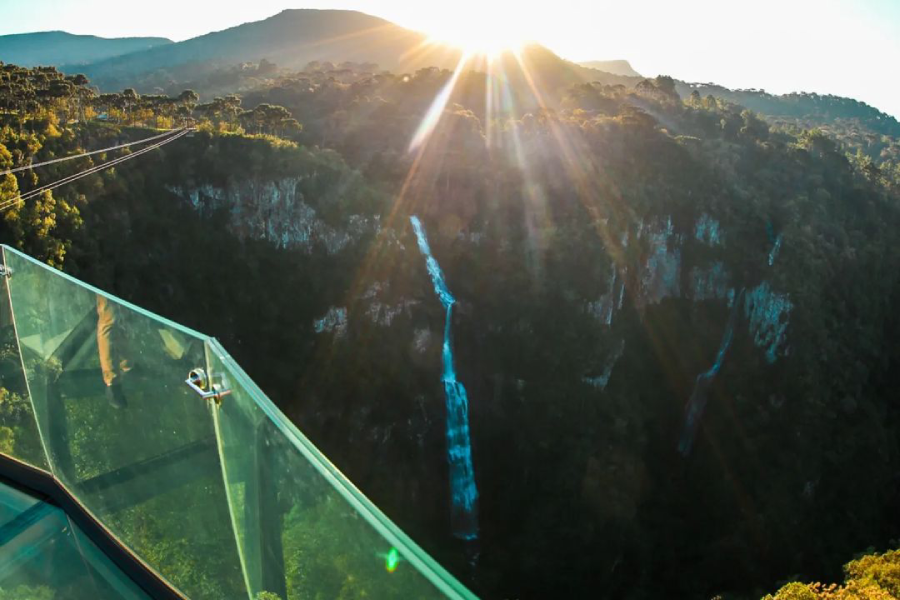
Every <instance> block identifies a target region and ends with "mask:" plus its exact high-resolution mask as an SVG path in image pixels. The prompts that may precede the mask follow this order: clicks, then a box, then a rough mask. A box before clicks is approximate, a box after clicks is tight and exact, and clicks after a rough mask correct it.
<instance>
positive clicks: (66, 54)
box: [0, 31, 172, 67]
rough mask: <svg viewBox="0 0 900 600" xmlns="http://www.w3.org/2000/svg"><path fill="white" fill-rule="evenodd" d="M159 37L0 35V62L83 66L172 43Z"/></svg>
mask: <svg viewBox="0 0 900 600" xmlns="http://www.w3.org/2000/svg"><path fill="white" fill-rule="evenodd" d="M171 43H172V40H169V39H166V38H158V37H129V38H102V37H97V36H94V35H75V34H72V33H66V32H65V31H43V32H37V33H17V34H13V35H0V60H2V61H3V62H5V63H13V64H17V65H21V66H23V67H34V66H38V65H54V66H59V65H63V64H67V65H73V66H75V65H82V64H85V63H91V62H96V61H99V60H104V59H107V58H111V57H113V56H120V55H122V54H128V53H129V52H137V51H140V50H147V49H149V48H154V47H159V46H163V45H168V44H171Z"/></svg>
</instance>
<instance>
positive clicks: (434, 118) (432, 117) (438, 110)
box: [409, 54, 469, 152]
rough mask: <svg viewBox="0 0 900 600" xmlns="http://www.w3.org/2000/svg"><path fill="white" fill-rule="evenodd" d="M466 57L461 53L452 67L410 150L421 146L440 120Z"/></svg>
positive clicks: (410, 144)
mask: <svg viewBox="0 0 900 600" xmlns="http://www.w3.org/2000/svg"><path fill="white" fill-rule="evenodd" d="M468 59H469V55H468V54H463V55H462V57H460V59H459V63H458V64H457V65H456V69H454V71H453V75H452V76H451V77H450V80H449V81H448V82H447V83H446V84H445V85H444V87H443V89H441V91H440V92H439V93H438V95H437V96H436V97H435V99H434V100H433V101H432V102H431V106H430V107H429V108H428V111H427V112H426V113H425V116H424V117H423V118H422V122H421V123H420V124H419V128H418V129H417V130H416V133H415V135H414V136H413V138H412V141H411V142H410V143H409V151H410V152H412V151H413V150H415V149H416V148H418V147H419V146H421V145H422V143H423V142H424V141H425V140H426V139H428V136H430V135H431V133H432V132H433V131H434V128H435V127H437V124H438V121H440V119H441V116H442V115H443V114H444V108H446V107H447V102H448V101H449V100H450V96H451V94H453V89H454V88H455V87H456V82H457V81H459V76H460V75H461V74H462V72H463V69H464V68H465V66H466V61H468Z"/></svg>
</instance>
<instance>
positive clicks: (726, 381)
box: [0, 59, 900, 600]
mask: <svg viewBox="0 0 900 600" xmlns="http://www.w3.org/2000/svg"><path fill="white" fill-rule="evenodd" d="M538 63H539V60H538V59H534V60H533V61H532V62H531V63H530V64H531V65H532V66H534V71H535V73H533V74H529V73H527V72H523V69H522V67H521V65H519V64H518V63H516V61H514V60H512V59H507V60H506V61H505V62H504V61H500V62H499V65H494V66H493V67H490V69H492V70H488V71H487V72H485V71H483V70H478V69H475V70H472V71H468V72H465V73H462V74H461V75H458V76H456V77H455V76H454V74H453V73H452V72H450V71H448V70H442V69H438V68H425V69H420V70H417V71H414V72H411V73H391V72H386V71H377V70H374V69H373V68H372V66H371V65H367V64H365V63H362V62H360V63H345V64H338V65H334V64H330V63H321V62H320V63H316V64H311V65H308V66H307V67H306V68H305V69H303V70H302V71H290V70H288V69H282V68H277V67H275V66H274V65H272V64H271V63H269V64H260V63H255V64H253V65H245V66H244V67H242V68H241V69H240V71H223V73H227V72H230V73H231V75H233V76H234V77H235V79H234V80H233V81H234V82H240V85H235V89H234V92H235V93H223V94H221V95H218V96H208V95H205V94H204V93H203V90H200V92H201V93H198V92H197V91H194V90H190V89H188V90H184V91H180V90H179V91H178V92H171V91H170V92H169V94H165V93H162V94H152V95H151V94H141V93H139V92H138V91H136V90H135V89H134V88H128V89H125V90H123V91H121V92H118V93H100V92H99V91H98V90H96V89H94V88H92V87H91V84H90V82H89V81H88V78H87V77H84V76H83V75H77V74H64V73H62V72H60V71H57V70H56V69H54V68H50V67H43V68H34V69H27V68H22V67H17V66H15V65H10V64H6V65H2V66H0V127H2V128H0V170H5V169H10V168H14V167H19V166H23V165H27V164H29V163H31V162H39V161H44V160H49V159H53V158H56V157H60V156H65V155H69V154H76V153H79V152H83V151H87V150H93V149H97V148H103V147H106V146H111V145H113V144H115V143H118V142H123V141H128V140H135V139H138V138H142V137H147V136H148V135H152V133H153V132H154V131H156V130H158V129H169V128H173V127H181V126H185V125H191V126H195V127H196V128H197V131H196V133H194V134H193V135H192V136H190V137H185V138H182V139H179V140H178V141H176V142H173V143H172V144H170V145H167V146H165V147H164V148H161V149H159V150H158V151H155V152H153V153H149V154H147V155H145V156H143V157H141V158H139V159H138V160H134V161H130V162H128V163H125V164H123V165H122V166H121V167H117V168H115V169H110V170H107V171H103V172H101V173H99V174H97V175H94V176H91V177H87V178H84V179H81V180H78V181H76V182H74V183H73V184H71V185H68V186H63V187H60V188H58V189H56V190H52V191H45V192H43V193H42V194H40V195H39V196H37V197H36V198H33V199H30V200H28V201H26V202H24V203H21V204H20V203H17V202H15V199H16V198H17V196H18V194H20V193H25V192H28V191H29V190H33V189H36V188H38V187H40V186H41V185H43V184H45V183H47V182H49V181H54V180H56V179H59V178H62V177H65V176H67V175H69V174H72V173H76V172H78V171H80V170H83V169H85V168H86V167H88V166H92V165H94V164H98V163H101V162H103V161H104V160H106V159H109V158H112V157H113V156H116V155H118V154H117V153H118V152H127V150H122V151H116V152H114V153H110V155H109V156H103V155H95V156H92V157H86V158H83V159H78V160H73V161H69V162H64V163H59V164H54V165H50V166H48V167H45V168H42V169H36V170H34V171H31V170H24V171H20V172H17V173H15V174H8V175H3V176H0V177H2V179H0V206H4V207H6V208H5V210H4V212H3V213H2V215H0V241H2V242H3V243H6V244H9V245H12V246H14V247H16V248H19V249H21V250H23V251H25V252H27V253H29V254H30V255H32V256H34V257H36V258H38V259H40V260H42V261H45V262H47V263H49V264H51V265H53V266H55V267H58V268H61V269H63V270H64V271H66V272H68V273H71V274H72V275H74V276H76V277H79V278H81V279H84V280H85V281H88V282H89V283H92V284H95V285H97V286H99V287H101V288H103V289H106V290H109V291H110V292H112V293H114V294H116V295H118V296H121V297H123V298H125V299H127V300H130V301H132V302H135V303H137V304H139V305H141V306H143V307H146V308H148V309H150V310H153V311H155V312H157V313H159V314H161V315H163V316H165V317H168V318H171V319H173V320H175V321H178V322H181V323H183V324H185V325H187V326H190V327H192V328H195V329H198V330H200V331H204V332H206V333H209V334H211V335H214V336H216V337H217V338H218V339H220V340H221V341H222V343H223V344H224V346H225V347H226V348H228V349H229V351H230V352H231V353H232V355H233V356H234V357H235V358H236V359H237V360H238V362H240V363H241V364H242V365H243V366H244V367H245V369H246V370H247V371H248V372H249V373H250V375H251V376H253V378H254V379H255V380H256V381H257V382H259V384H260V386H261V387H262V388H263V389H264V390H265V391H266V393H267V394H268V395H270V397H271V398H272V399H273V400H274V401H275V402H276V403H277V404H278V405H279V406H280V407H281V409H282V410H283V411H284V412H285V413H286V414H288V415H289V416H290V417H291V418H292V420H293V421H294V422H295V423H297V424H298V426H299V427H300V428H301V429H302V430H303V431H304V432H305V433H306V434H307V435H308V436H309V437H310V438H311V439H312V440H313V441H314V442H315V443H316V444H317V445H318V446H319V447H320V448H321V449H322V450H323V451H324V452H325V454H326V455H328V456H329V457H330V458H331V459H332V460H333V461H334V462H335V464H336V465H338V467H340V468H341V469H342V470H343V471H344V472H345V473H346V474H347V475H348V477H350V479H351V480H353V482H354V483H355V484H357V485H358V486H359V488H360V489H361V490H363V491H364V492H365V493H366V494H367V495H368V496H369V497H370V498H372V500H373V501H374V502H375V503H376V504H378V505H379V506H380V507H381V508H382V509H383V510H384V511H385V512H386V513H387V514H388V515H389V516H390V517H391V518H392V519H394V520H395V521H396V522H397V523H398V524H399V525H400V526H401V527H403V528H404V529H405V530H406V531H407V532H408V533H409V534H410V535H411V536H412V537H413V538H414V539H416V540H417V541H419V542H420V543H421V545H422V546H423V547H424V548H425V549H426V550H428V551H429V552H430V553H431V554H432V555H433V556H435V558H437V559H438V560H439V561H440V562H441V563H442V564H444V565H446V566H447V568H448V569H450V570H451V571H452V572H453V573H454V574H455V575H457V576H458V577H459V578H460V579H461V580H462V581H464V582H465V583H466V584H467V585H469V586H470V587H471V588H472V589H473V591H475V592H476V593H478V594H479V595H480V596H482V597H485V598H547V597H551V598H552V597H588V596H601V597H628V598H656V597H689V598H701V597H706V598H709V597H713V596H716V595H719V596H721V597H723V598H759V597H762V596H764V595H765V594H766V593H767V592H774V591H775V590H777V589H778V588H779V587H781V586H782V585H783V584H785V583H787V582H789V581H792V580H798V581H804V582H808V581H837V580H839V579H840V577H841V570H840V566H841V565H842V564H844V563H845V562H847V561H848V560H850V559H852V558H853V557H855V556H858V555H860V554H863V553H868V554H869V556H867V557H865V558H861V559H860V560H857V561H854V562H851V563H849V564H848V566H847V568H846V576H847V578H846V582H845V584H843V585H840V586H838V585H837V584H835V585H833V586H827V585H824V584H806V583H791V584H788V585H787V586H785V587H783V588H782V589H781V590H780V591H778V592H777V593H776V595H775V596H774V598H776V599H778V600H789V599H805V598H831V597H840V598H844V597H847V598H850V597H854V598H855V597H862V598H882V597H897V596H898V590H897V587H896V586H897V581H898V575H897V564H898V563H897V554H896V552H888V553H886V554H876V553H882V552H886V551H890V550H892V549H895V548H897V547H898V545H900V512H898V511H897V506H898V503H900V408H898V406H897V403H896V402H895V401H894V398H895V392H894V390H895V389H896V387H897V385H898V384H900V381H898V377H897V374H898V373H900V354H898V352H897V344H896V340H897V339H900V319H898V317H897V313H896V310H895V306H896V303H897V302H898V301H900V269H898V266H900V239H898V233H897V232H898V231H900V205H898V201H900V161H898V157H897V154H896V151H895V150H890V149H891V148H894V149H896V148H897V143H898V142H897V137H896V135H897V134H896V131H895V130H893V129H891V127H893V125H892V126H888V127H887V128H883V129H882V130H880V131H879V132H878V136H879V137H878V138H877V140H873V139H871V138H870V137H869V134H868V133H866V134H865V135H863V134H860V135H858V136H855V135H850V134H842V135H836V134H835V131H834V128H837V127H838V126H841V127H843V129H841V131H848V130H847V129H846V123H844V125H841V123H843V122H839V119H838V117H840V118H844V116H843V115H836V116H835V120H834V121H833V122H832V123H831V125H829V126H828V127H826V126H825V125H824V124H816V126H815V127H812V128H807V127H805V126H804V125H803V124H802V123H800V122H798V121H791V122H787V121H783V120H777V119H775V118H774V117H766V116H764V115H761V114H759V113H758V112H754V111H753V110H749V109H747V108H745V107H743V106H741V105H738V104H734V103H733V102H731V101H729V100H728V99H727V98H723V97H719V96H716V95H711V94H701V93H700V92H699V91H696V90H694V91H695V92H696V93H690V94H686V95H684V96H682V95H680V94H679V91H678V84H677V83H676V82H675V81H674V80H672V79H671V78H667V77H659V78H656V79H647V80H641V81H640V82H639V83H638V84H637V85H635V86H626V85H610V84H606V83H602V82H587V83H585V82H582V81H579V80H578V78H574V77H572V74H571V72H570V71H563V72H558V71H554V69H553V68H552V65H550V64H549V63H548V65H545V66H544V67H543V68H539V66H535V65H538ZM242 73H243V74H246V73H252V74H253V77H248V78H245V77H242V76H241V74H242ZM529 75H531V76H529ZM231 81H232V80H230V79H227V78H226V79H223V82H224V83H222V82H220V83H222V85H220V86H219V88H217V89H224V88H227V87H228V86H229V85H232V84H231V83H230V82H231ZM451 83H452V87H451V85H450V84H451ZM238 91H239V92H240V93H237V92H238ZM442 91H443V92H444V93H442ZM436 98H438V99H443V100H445V103H443V104H440V103H438V104H435V99H436ZM429 114H430V115H432V116H434V115H436V116H437V117H438V118H432V119H428V115H429ZM885 117H887V116H886V115H885ZM423 123H424V125H423ZM893 123H894V125H896V121H894V122H893ZM873 135H874V134H873ZM412 216H417V217H418V218H419V219H420V220H421V223H422V226H423V228H424V230H425V231H427V234H428V239H429V241H430V248H429V250H430V252H431V253H432V254H433V257H434V259H435V260H436V261H437V262H438V263H439V264H440V268H441V269H442V272H443V276H444V277H445V279H446V284H447V286H449V288H450V289H451V290H452V291H453V294H454V295H455V301H456V304H455V309H454V311H453V313H452V319H449V325H450V326H451V327H452V337H453V346H454V350H455V352H456V375H457V377H458V379H459V381H460V382H462V383H463V384H464V385H465V388H466V390H467V392H468V400H469V419H470V427H471V446H472V464H473V465H474V476H475V482H476V483H477V489H478V493H479V513H478V535H477V536H476V537H474V538H473V537H471V536H470V537H468V538H466V539H458V537H454V535H453V533H454V529H453V523H452V522H451V518H450V514H451V506H450V500H449V496H450V483H449V481H448V479H449V477H448V466H447V448H446V446H447V444H448V440H447V439H446V431H445V427H444V423H445V418H446V414H445V413H446V407H445V397H444V395H445V390H444V387H443V386H442V384H441V381H442V371H441V369H442V358H441V356H442V337H443V335H444V332H445V319H446V318H447V314H448V313H447V311H446V309H445V308H444V307H443V306H442V303H441V301H439V299H438V298H436V297H435V289H436V287H437V284H435V283H434V281H433V279H430V273H429V270H428V269H430V268H431V267H430V266H429V268H428V269H426V264H425V261H424V259H423V251H422V250H421V249H422V244H421V239H418V240H417V232H416V231H414V229H413V227H411V225H410V217H412ZM417 241H418V244H417ZM198 273H202V274H203V276H202V277H198V276H197V274H198ZM431 276H432V277H433V274H431ZM0 397H2V398H12V399H13V400H15V399H16V398H19V401H20V394H18V393H17V392H16V391H15V390H9V391H5V392H4V393H3V395H2V396H0ZM0 406H2V409H3V410H17V409H16V402H15V401H10V402H6V401H4V402H3V403H2V404H0ZM10 435H11V434H9V433H6V432H4V435H3V438H2V440H0V442H2V443H3V444H14V443H15V440H14V439H11V438H10ZM310 518H313V517H310V516H309V515H305V516H303V515H298V517H297V523H299V524H303V523H304V519H310ZM321 568H322V569H323V570H325V571H328V570H329V569H330V570H335V569H338V570H339V569H340V567H339V566H336V565H322V566H321ZM332 575H333V573H332ZM338 575H339V574H338ZM338 578H339V577H338ZM220 584H222V582H211V583H209V586H210V587H209V590H210V592H209V596H210V597H221V593H222V592H221V589H220V588H219V587H216V586H217V585H220ZM222 585H224V584H222ZM357 592H358V593H357ZM357 592H354V591H352V590H350V591H346V595H344V596H340V597H353V598H356V597H363V595H364V593H368V592H366V590H357ZM354 594H356V595H354ZM217 595H218V596H217ZM297 597H302V595H301V596H297ZM329 597H330V596H329ZM336 597H337V594H336Z"/></svg>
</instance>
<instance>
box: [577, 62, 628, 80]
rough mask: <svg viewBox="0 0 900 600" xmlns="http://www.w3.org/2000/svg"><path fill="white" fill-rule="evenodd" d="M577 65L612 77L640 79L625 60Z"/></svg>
mask: <svg viewBox="0 0 900 600" xmlns="http://www.w3.org/2000/svg"><path fill="white" fill-rule="evenodd" d="M578 64H580V65H581V66H582V67H587V68H589V69H597V70H598V71H605V72H607V73H612V74H613V75H623V76H625V77H641V74H640V73H638V72H637V71H635V70H634V69H632V68H631V64H630V63H629V62H628V61H627V60H589V61H587V62H582V63H578Z"/></svg>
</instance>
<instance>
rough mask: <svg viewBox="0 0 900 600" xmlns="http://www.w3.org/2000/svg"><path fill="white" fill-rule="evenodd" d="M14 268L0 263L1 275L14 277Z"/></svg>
mask: <svg viewBox="0 0 900 600" xmlns="http://www.w3.org/2000/svg"><path fill="white" fill-rule="evenodd" d="M12 274H13V270H12V269H11V268H9V267H7V266H6V265H0V277H7V278H9V277H12Z"/></svg>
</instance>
